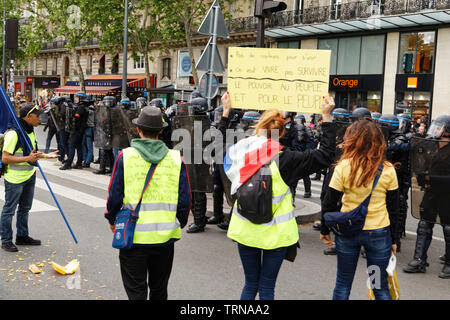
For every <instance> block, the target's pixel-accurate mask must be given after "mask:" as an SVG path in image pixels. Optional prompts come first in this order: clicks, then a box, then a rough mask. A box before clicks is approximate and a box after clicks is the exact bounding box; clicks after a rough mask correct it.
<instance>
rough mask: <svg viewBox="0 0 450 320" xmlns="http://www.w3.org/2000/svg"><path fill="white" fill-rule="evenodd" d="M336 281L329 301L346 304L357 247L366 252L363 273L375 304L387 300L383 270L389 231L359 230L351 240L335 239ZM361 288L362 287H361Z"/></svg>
mask: <svg viewBox="0 0 450 320" xmlns="http://www.w3.org/2000/svg"><path fill="white" fill-rule="evenodd" d="M335 241H336V252H337V278H336V286H335V288H334V292H333V300H348V298H349V296H350V291H351V288H352V283H353V278H354V276H355V271H356V266H357V264H358V258H359V255H360V250H361V246H363V247H364V249H365V250H366V256H367V271H368V275H369V276H370V278H371V280H373V281H372V284H373V285H374V288H373V293H374V295H375V298H376V299H377V300H391V296H390V294H389V288H388V283H387V272H386V268H387V266H388V264H389V259H390V257H391V250H392V239H391V231H390V227H386V228H381V229H376V230H363V231H361V233H360V234H358V235H356V236H353V237H340V236H336V240H335ZM364 285H365V283H364Z"/></svg>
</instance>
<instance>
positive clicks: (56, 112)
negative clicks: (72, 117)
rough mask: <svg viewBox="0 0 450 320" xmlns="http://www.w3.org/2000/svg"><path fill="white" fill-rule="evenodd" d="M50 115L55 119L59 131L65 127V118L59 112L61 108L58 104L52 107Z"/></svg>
mask: <svg viewBox="0 0 450 320" xmlns="http://www.w3.org/2000/svg"><path fill="white" fill-rule="evenodd" d="M50 116H51V117H52V119H53V123H54V124H55V127H56V130H57V131H60V130H62V129H64V118H63V117H62V115H61V114H60V113H59V108H58V107H57V106H55V105H53V106H51V107H50Z"/></svg>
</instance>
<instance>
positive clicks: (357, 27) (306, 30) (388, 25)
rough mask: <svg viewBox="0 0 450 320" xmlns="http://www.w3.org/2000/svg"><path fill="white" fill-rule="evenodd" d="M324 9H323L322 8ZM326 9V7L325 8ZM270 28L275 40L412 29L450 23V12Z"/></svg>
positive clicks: (374, 16)
mask: <svg viewBox="0 0 450 320" xmlns="http://www.w3.org/2000/svg"><path fill="white" fill-rule="evenodd" d="M321 8H322V7H321ZM323 8H325V7H323ZM356 18H357V19H356ZM287 21H288V22H287V23H286V25H285V26H281V25H280V26H275V27H273V28H268V29H267V30H266V31H265V32H264V33H265V35H266V36H269V37H273V38H286V37H299V36H316V35H320V34H333V33H346V32H355V31H363V32H364V31H370V30H383V29H398V28H412V27H418V26H433V25H439V24H448V23H450V10H440V11H432V12H429V11H425V12H419V13H407V14H400V15H372V16H370V17H368V18H367V17H366V18H359V17H355V19H353V20H352V19H342V20H333V19H331V18H330V19H328V21H324V22H322V23H305V24H302V23H291V22H289V21H290V20H287Z"/></svg>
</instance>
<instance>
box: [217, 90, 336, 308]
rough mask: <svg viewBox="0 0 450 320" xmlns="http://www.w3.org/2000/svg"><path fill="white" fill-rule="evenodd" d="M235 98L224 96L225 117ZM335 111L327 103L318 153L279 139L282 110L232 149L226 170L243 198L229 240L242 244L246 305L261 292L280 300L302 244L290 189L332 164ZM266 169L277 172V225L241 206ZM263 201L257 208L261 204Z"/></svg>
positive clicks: (263, 118) (274, 176)
mask: <svg viewBox="0 0 450 320" xmlns="http://www.w3.org/2000/svg"><path fill="white" fill-rule="evenodd" d="M232 99H233V96H230V95H229V94H228V93H227V94H225V95H224V96H223V97H222V103H223V106H224V112H225V110H227V109H230V108H231V100H232ZM333 107H334V101H333V98H331V97H328V98H327V99H325V98H323V104H322V112H323V120H324V121H323V122H324V123H323V125H322V128H323V138H322V143H321V145H320V148H319V149H317V150H306V151H305V152H299V151H294V150H292V149H287V148H283V147H282V146H281V145H280V144H279V142H278V141H277V137H281V136H283V134H284V132H285V129H284V126H285V124H284V119H283V117H282V114H281V112H280V111H277V110H270V111H266V112H264V114H263V115H262V116H261V118H260V120H259V121H258V124H257V126H256V134H255V135H254V136H251V137H249V138H246V139H243V140H241V141H239V142H238V143H237V144H235V145H233V146H232V147H230V148H229V149H228V150H227V154H226V156H225V164H224V169H225V173H226V174H227V176H228V178H229V179H230V181H231V183H232V185H231V193H232V194H237V195H238V196H237V198H238V199H237V201H236V202H235V204H234V208H233V212H232V217H231V221H230V225H229V229H228V234H227V235H228V237H229V238H231V239H232V240H234V241H236V242H237V243H238V250H239V255H240V257H241V261H242V265H243V268H244V273H245V286H244V289H243V290H242V294H241V299H242V300H253V299H255V297H256V294H257V293H259V298H260V299H261V300H268V299H274V288H275V282H276V279H277V275H278V272H279V270H280V267H281V264H282V262H283V259H284V258H285V257H286V252H287V250H288V247H292V246H296V245H297V242H298V239H299V235H298V227H297V223H296V220H295V216H294V208H293V205H292V194H291V192H290V190H289V187H288V186H289V185H292V184H293V183H294V182H295V181H297V180H298V179H300V178H301V177H303V176H304V175H305V174H311V173H313V172H317V171H319V170H321V169H324V168H326V167H328V166H329V165H330V164H331V163H332V161H333V158H334V150H335V147H336V146H335V144H336V132H335V129H334V125H333V124H332V123H331V121H330V114H331V110H332V109H333ZM263 166H265V167H268V168H269V169H270V173H271V185H272V192H271V193H270V194H269V195H268V196H269V197H271V199H269V200H271V203H272V206H271V209H272V220H271V221H269V222H268V223H263V224H257V223H253V222H251V221H250V220H248V219H247V218H245V217H244V216H243V214H244V212H243V211H242V210H241V209H239V208H238V206H237V204H238V203H239V194H240V190H242V189H240V188H242V187H244V188H246V186H244V184H245V183H246V181H248V180H249V179H251V178H252V177H253V176H254V175H255V174H258V173H259V172H261V170H260V169H261V168H262V167H263ZM264 187H265V185H264ZM255 200H256V199H255ZM260 200H262V199H257V200H256V201H254V203H255V204H256V205H257V204H258V203H259V202H260ZM294 250H296V248H294ZM261 258H262V259H261ZM261 261H262V262H261Z"/></svg>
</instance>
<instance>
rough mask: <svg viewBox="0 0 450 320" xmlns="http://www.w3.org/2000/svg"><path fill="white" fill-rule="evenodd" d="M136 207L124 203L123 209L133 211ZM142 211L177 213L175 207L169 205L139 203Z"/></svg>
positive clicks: (174, 205)
mask: <svg viewBox="0 0 450 320" xmlns="http://www.w3.org/2000/svg"><path fill="white" fill-rule="evenodd" d="M136 206H137V203H136V204H131V203H124V205H123V208H124V209H129V210H131V211H133V210H134V209H135V208H136ZM141 210H142V211H172V212H175V211H177V205H176V204H171V203H141Z"/></svg>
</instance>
